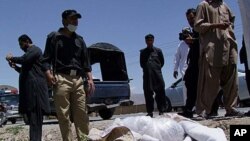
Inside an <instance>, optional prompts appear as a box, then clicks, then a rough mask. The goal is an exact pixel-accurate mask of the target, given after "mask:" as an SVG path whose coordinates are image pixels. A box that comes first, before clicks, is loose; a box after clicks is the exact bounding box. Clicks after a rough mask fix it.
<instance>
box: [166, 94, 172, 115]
mask: <svg viewBox="0 0 250 141" xmlns="http://www.w3.org/2000/svg"><path fill="white" fill-rule="evenodd" d="M166 103H167V104H166V105H167V106H166V112H171V111H172V105H171V102H170V100H169V98H168V97H166Z"/></svg>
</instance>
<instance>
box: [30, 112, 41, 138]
mask: <svg viewBox="0 0 250 141" xmlns="http://www.w3.org/2000/svg"><path fill="white" fill-rule="evenodd" d="M27 117H28V120H29V126H30V130H29V134H30V141H41V139H42V125H43V114H42V110H41V109H39V108H35V109H33V110H32V111H30V112H28V113H27Z"/></svg>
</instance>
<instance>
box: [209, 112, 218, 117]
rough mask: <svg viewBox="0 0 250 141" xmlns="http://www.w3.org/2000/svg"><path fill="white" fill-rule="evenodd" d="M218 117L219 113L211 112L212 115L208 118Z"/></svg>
mask: <svg viewBox="0 0 250 141" xmlns="http://www.w3.org/2000/svg"><path fill="white" fill-rule="evenodd" d="M218 115H219V114H218V112H211V113H210V114H207V117H217V116H218Z"/></svg>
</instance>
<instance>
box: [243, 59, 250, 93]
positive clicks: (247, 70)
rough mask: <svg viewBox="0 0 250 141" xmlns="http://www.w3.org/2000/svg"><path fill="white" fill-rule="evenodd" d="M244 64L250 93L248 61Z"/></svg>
mask: <svg viewBox="0 0 250 141" xmlns="http://www.w3.org/2000/svg"><path fill="white" fill-rule="evenodd" d="M244 65H245V74H246V82H247V89H248V93H249V92H250V70H249V69H248V64H247V63H244Z"/></svg>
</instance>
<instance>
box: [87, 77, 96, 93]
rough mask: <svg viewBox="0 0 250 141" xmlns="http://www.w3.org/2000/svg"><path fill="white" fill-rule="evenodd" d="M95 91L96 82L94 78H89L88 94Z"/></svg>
mask: <svg viewBox="0 0 250 141" xmlns="http://www.w3.org/2000/svg"><path fill="white" fill-rule="evenodd" d="M94 91H95V84H94V82H93V80H92V79H91V80H88V93H87V95H91V94H93V93H94Z"/></svg>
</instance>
